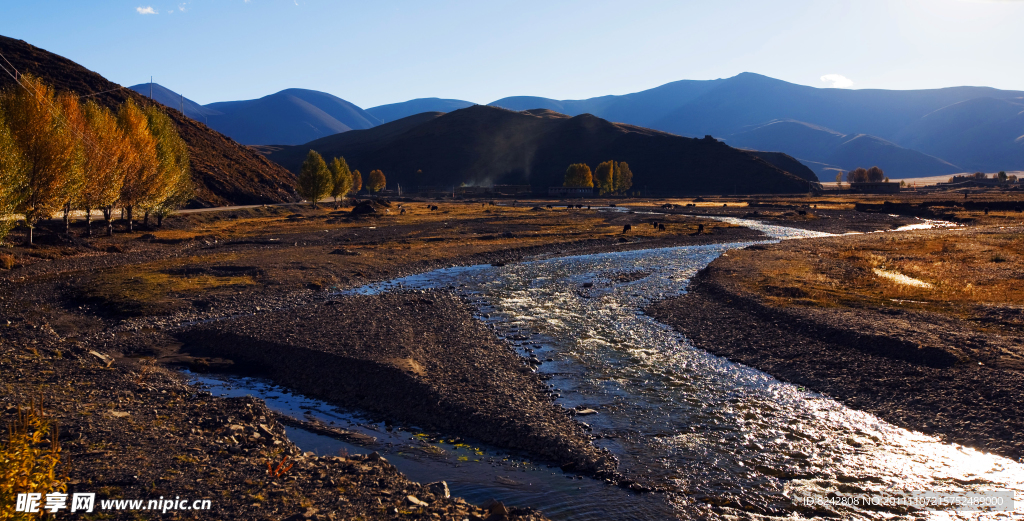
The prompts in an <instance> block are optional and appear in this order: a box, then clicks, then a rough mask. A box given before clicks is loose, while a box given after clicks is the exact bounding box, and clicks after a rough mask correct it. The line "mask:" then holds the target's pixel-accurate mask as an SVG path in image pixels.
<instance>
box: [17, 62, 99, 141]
mask: <svg viewBox="0 0 1024 521" xmlns="http://www.w3.org/2000/svg"><path fill="white" fill-rule="evenodd" d="M0 58H3V59H4V61H5V62H7V65H10V66H11V69H13V70H14V74H12V73H11V71H9V70H7V67H4V66H3V65H0V69H3V70H4V72H6V73H7V75H8V76H10V77H11V78H14V82H15V83H17V84H18V86H20V87H21V88H23V89H25V90H27V91H29V92H32V91H31V90H30V89H29V88H28V87H26V86H25V84H24V83H22V82H21V79H20V76H21V73H20V72H18V69H17V67H15V66H14V64H12V63H11V62H10V60H8V59H7V57H6V56H4V55H3V53H0ZM114 90H117V89H114ZM97 94H101V93H97ZM46 104H47V105H49V106H50V109H49V110H50V115H52V116H55V117H56V118H57V120H58V122H60V123H61V124H62V125H64V126H65V127H67V128H68V129H69V130H71V131H72V132H74V133H75V134H76V135H78V138H79V139H80V140H81V141H82V143H86V144H88V145H89V146H91V147H93V149H94V150H96V151H97V152H99V153H100V154H103V155H107V154H106V150H103V148H101V147H100V146H98V145H97V144H96V143H94V142H93V141H92V139H90V138H89V137H88V136H86V135H85V134H82V133H81V132H79V131H78V129H76V128H75V127H74V126H72V125H71V124H70V123H68V122H67V118H66V117H65V116H64V114H62V113H61V112H60V111H59V110H57V107H55V106H53V102H51V101H50V100H46ZM107 159H114V160H115V161H116V160H117V158H111V157H107Z"/></svg>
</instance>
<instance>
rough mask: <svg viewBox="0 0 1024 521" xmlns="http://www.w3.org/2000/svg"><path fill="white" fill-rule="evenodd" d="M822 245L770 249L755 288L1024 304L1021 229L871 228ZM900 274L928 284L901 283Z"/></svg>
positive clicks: (901, 300) (929, 303) (777, 297)
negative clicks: (911, 231) (874, 231)
mask: <svg viewBox="0 0 1024 521" xmlns="http://www.w3.org/2000/svg"><path fill="white" fill-rule="evenodd" d="M816 246H817V247H816V248H815V249H814V252H813V253H814V255H808V253H809V252H806V251H792V252H772V254H770V255H766V256H765V258H764V259H763V260H762V262H761V263H760V265H759V266H760V268H759V273H758V275H759V276H756V277H753V278H752V279H751V280H748V281H747V285H748V287H749V288H750V289H751V290H754V291H762V292H765V293H767V294H768V295H771V296H769V297H768V298H769V299H771V300H773V301H774V302H775V303H776V304H790V303H792V302H796V303H804V304H810V303H813V304H816V305H822V306H887V305H910V306H913V307H924V308H929V309H933V310H946V311H951V310H953V309H958V308H961V309H962V308H964V307H965V306H970V305H974V304H985V305H1006V304H1010V305H1021V304H1024V281H1022V278H1021V276H1022V273H1024V272H1022V269H1021V266H1022V263H1024V237H1021V236H1020V235H1018V234H1011V233H972V232H969V231H950V232H943V233H939V234H934V235H931V236H927V235H925V234H916V235H913V236H911V237H904V236H902V235H901V234H893V235H868V236H862V237H851V238H844V239H843V240H841V241H839V240H831V241H822V242H821V243H819V244H818V245H816ZM758 253H761V252H749V253H747V254H758ZM876 270H878V272H883V273H885V274H892V275H897V276H892V275H880V273H878V272H876ZM898 275H904V276H906V277H910V278H912V279H916V280H918V281H921V282H922V283H924V284H910V283H906V281H904V282H900V281H899V280H898V279H899V277H898ZM764 288H768V289H767V291H765V289H764ZM777 288H783V289H777ZM773 293H775V294H774V295H773ZM794 298H795V299H796V300H793V299H794Z"/></svg>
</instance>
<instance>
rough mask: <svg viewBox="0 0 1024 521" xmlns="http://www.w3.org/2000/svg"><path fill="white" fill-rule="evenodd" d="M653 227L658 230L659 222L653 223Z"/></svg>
mask: <svg viewBox="0 0 1024 521" xmlns="http://www.w3.org/2000/svg"><path fill="white" fill-rule="evenodd" d="M651 227H653V228H654V229H658V221H651Z"/></svg>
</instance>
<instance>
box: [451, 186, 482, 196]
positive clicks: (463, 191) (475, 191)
mask: <svg viewBox="0 0 1024 521" xmlns="http://www.w3.org/2000/svg"><path fill="white" fill-rule="evenodd" d="M455 193H456V194H458V195H469V196H473V195H485V194H489V193H491V187H489V186H460V187H458V188H456V189H455Z"/></svg>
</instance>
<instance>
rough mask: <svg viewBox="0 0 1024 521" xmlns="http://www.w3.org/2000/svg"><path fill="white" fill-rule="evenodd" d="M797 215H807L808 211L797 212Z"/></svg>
mask: <svg viewBox="0 0 1024 521" xmlns="http://www.w3.org/2000/svg"><path fill="white" fill-rule="evenodd" d="M796 214H797V215H807V210H797V211H796Z"/></svg>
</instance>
